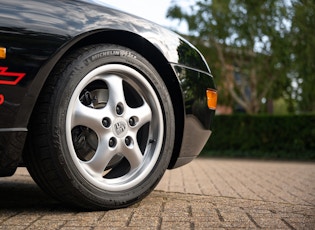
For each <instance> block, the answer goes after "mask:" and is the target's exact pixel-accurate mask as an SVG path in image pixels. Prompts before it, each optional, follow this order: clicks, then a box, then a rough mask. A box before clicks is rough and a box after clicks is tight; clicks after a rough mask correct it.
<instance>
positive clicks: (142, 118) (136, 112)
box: [128, 102, 152, 129]
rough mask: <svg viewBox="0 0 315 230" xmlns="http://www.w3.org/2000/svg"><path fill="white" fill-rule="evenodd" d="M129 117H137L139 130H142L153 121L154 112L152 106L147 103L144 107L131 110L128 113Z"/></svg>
mask: <svg viewBox="0 0 315 230" xmlns="http://www.w3.org/2000/svg"><path fill="white" fill-rule="evenodd" d="M128 116H129V117H136V118H137V120H138V121H137V123H136V126H135V127H137V129H140V128H141V127H142V126H143V125H144V124H146V123H148V122H150V121H151V119H152V111H151V108H150V106H149V105H148V104H147V103H146V102H145V103H144V104H143V105H142V106H140V107H138V108H130V110H129V111H128Z"/></svg>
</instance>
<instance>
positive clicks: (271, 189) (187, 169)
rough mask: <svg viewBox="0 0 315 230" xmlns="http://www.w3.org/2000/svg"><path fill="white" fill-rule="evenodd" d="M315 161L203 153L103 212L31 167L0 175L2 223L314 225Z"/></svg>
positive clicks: (192, 228)
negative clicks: (89, 208)
mask: <svg viewBox="0 0 315 230" xmlns="http://www.w3.org/2000/svg"><path fill="white" fill-rule="evenodd" d="M314 175H315V164H314V163H299V162H269V161H254V160H225V159H202V158H201V159H196V160H194V161H193V162H192V163H190V164H188V165H186V166H184V167H181V168H178V169H175V170H170V171H167V172H166V174H165V175H164V177H163V178H162V180H161V182H160V184H159V185H158V186H157V188H156V189H155V191H153V192H152V193H151V194H150V195H149V196H148V197H147V198H145V199H144V200H142V201H141V202H140V203H138V204H135V205H133V206H131V207H128V208H124V209H118V210H111V211H99V212H79V211H77V210H71V209H69V208H65V207H63V206H62V204H60V203H58V202H57V201H55V200H53V199H52V198H50V197H48V196H47V195H45V194H44V193H43V192H42V191H41V190H40V189H39V188H38V187H37V185H36V184H35V183H34V182H33V180H32V179H31V178H30V176H29V174H28V173H27V171H26V170H25V169H24V168H19V169H18V170H17V173H16V174H15V175H14V176H13V177H9V178H0V230H2V229H48V230H52V229H56V230H71V229H75V230H80V229H94V230H100V229H102V230H103V229H120V230H121V229H154V230H162V229H181V230H183V229H189V230H197V229H242V228H245V229H261V228H262V229H289V230H293V229H314V228H315V177H314Z"/></svg>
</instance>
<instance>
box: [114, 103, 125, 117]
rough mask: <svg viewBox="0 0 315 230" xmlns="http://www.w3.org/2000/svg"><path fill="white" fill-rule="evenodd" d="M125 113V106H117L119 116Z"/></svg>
mask: <svg viewBox="0 0 315 230" xmlns="http://www.w3.org/2000/svg"><path fill="white" fill-rule="evenodd" d="M123 112H124V108H123V106H122V105H120V104H119V105H117V106H116V113H117V114H118V115H121V114H123Z"/></svg>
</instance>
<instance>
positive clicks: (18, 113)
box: [0, 0, 215, 169]
mask: <svg viewBox="0 0 315 230" xmlns="http://www.w3.org/2000/svg"><path fill="white" fill-rule="evenodd" d="M95 43H116V44H119V45H124V46H127V47H129V48H131V49H134V50H136V51H137V52H138V53H140V54H142V55H143V56H144V57H145V58H146V59H148V60H149V61H150V62H151V63H152V64H153V65H154V66H155V68H156V69H157V70H158V72H159V73H160V75H161V76H162V77H163V78H164V81H165V83H166V84H167V87H168V89H169V91H170V94H171V97H172V102H173V104H174V107H175V110H176V111H175V113H176V127H177V128H176V144H175V150H174V155H173V158H172V162H171V164H170V168H172V167H174V165H176V162H177V158H178V156H179V155H180V154H181V152H182V149H181V146H182V142H183V143H184V142H185V140H183V136H185V134H184V128H185V127H186V126H187V119H186V115H189V114H190V116H194V117H196V119H197V120H198V122H199V123H200V128H201V129H202V130H206V132H207V135H208V136H209V135H210V129H211V121H212V117H213V115H214V111H211V110H208V109H207V108H206V101H205V90H206V88H213V89H214V88H215V85H214V82H213V79H212V76H211V73H210V70H209V68H208V66H207V64H206V62H205V61H204V58H203V57H202V55H201V54H200V53H199V52H198V51H197V50H196V49H195V48H194V47H193V46H191V45H190V44H189V43H188V42H186V41H185V40H184V39H183V38H181V37H179V36H178V35H176V34H175V33H173V32H170V31H168V30H166V29H164V28H162V27H160V26H158V25H156V24H154V23H151V22H148V21H146V20H143V19H141V18H138V17H135V16H132V15H129V14H126V13H123V12H120V11H118V10H113V9H111V8H108V7H104V6H100V5H95V4H94V3H93V1H92V0H91V1H74V0H68V1H67V0H57V1H50V0H41V1H33V0H2V1H1V7H0V47H5V48H6V49H7V57H6V59H0V67H7V68H8V69H7V72H15V73H25V74H26V75H25V77H24V78H23V79H22V80H21V81H20V82H18V84H17V85H3V84H2V85H0V95H2V96H3V98H4V101H3V103H2V104H1V105H0V169H1V168H4V166H5V165H7V164H5V163H2V162H4V161H6V160H5V159H8V157H7V156H6V155H8V154H10V155H12V154H16V156H17V157H13V158H14V161H15V162H16V161H17V160H16V159H19V157H18V156H19V154H21V153H20V152H21V151H20V149H22V148H23V144H24V139H25V136H26V132H27V126H28V121H29V118H30V116H31V113H32V111H33V109H36V107H35V103H36V99H37V97H38V94H39V93H40V91H41V88H42V87H43V85H44V83H45V80H46V79H47V77H49V73H50V72H51V70H52V69H53V68H54V66H55V64H56V63H57V62H58V61H59V60H60V59H61V58H62V57H63V56H64V55H66V54H67V53H68V52H71V51H72V50H75V49H76V48H77V47H80V46H84V45H88V44H95ZM0 80H1V76H0ZM196 104H198V106H199V105H200V104H201V105H203V106H201V107H200V106H199V107H200V108H199V107H198V106H197V107H198V109H196V108H197V107H196ZM201 108H203V109H201ZM201 110H204V112H201ZM185 114H186V115H185ZM199 123H198V124H199ZM10 132H11V133H18V134H19V135H17V134H8V133H10ZM21 133H22V134H21ZM9 136H10V138H9ZM21 136H23V137H22V138H21ZM8 139H9V140H8ZM8 141H11V142H12V143H16V144H17V145H19V147H18V148H16V149H15V150H14V149H13V150H12V147H11V146H10V145H7V144H6V143H7V142H8ZM203 145H204V143H201V144H198V149H200V148H202V147H200V146H203ZM183 146H184V145H183ZM194 152H196V151H194ZM198 153H199V152H198ZM198 153H194V154H192V156H185V154H184V155H183V156H184V157H185V159H186V158H187V157H192V158H193V157H194V156H196V155H197V154H198ZM186 155H189V154H187V153H186ZM9 158H10V157H9ZM14 164H15V165H17V164H16V163H14ZM180 165H181V164H179V163H177V166H180Z"/></svg>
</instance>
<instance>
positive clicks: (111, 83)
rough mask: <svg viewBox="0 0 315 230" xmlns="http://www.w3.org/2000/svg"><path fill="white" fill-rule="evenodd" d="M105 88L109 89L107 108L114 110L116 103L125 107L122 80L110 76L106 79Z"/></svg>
mask: <svg viewBox="0 0 315 230" xmlns="http://www.w3.org/2000/svg"><path fill="white" fill-rule="evenodd" d="M106 82H107V86H108V89H109V100H108V106H109V107H110V108H111V109H112V110H116V106H117V105H118V103H122V104H123V105H124V106H125V105H126V101H125V95H124V88H123V80H122V78H121V77H119V76H115V75H110V76H107V77H106Z"/></svg>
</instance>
